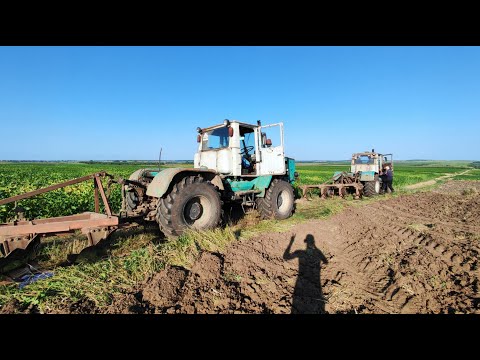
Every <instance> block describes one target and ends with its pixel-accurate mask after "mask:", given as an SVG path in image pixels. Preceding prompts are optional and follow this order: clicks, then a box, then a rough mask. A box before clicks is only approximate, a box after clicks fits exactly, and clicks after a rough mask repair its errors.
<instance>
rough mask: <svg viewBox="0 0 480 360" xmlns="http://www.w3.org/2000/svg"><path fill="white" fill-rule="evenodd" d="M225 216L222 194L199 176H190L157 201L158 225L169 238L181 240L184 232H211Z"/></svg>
mask: <svg viewBox="0 0 480 360" xmlns="http://www.w3.org/2000/svg"><path fill="white" fill-rule="evenodd" d="M221 215H222V203H221V201H220V194H219V193H218V191H217V190H216V189H215V187H214V186H213V185H212V184H211V183H210V182H209V181H205V180H204V179H203V178H202V177H200V176H197V177H195V176H187V177H184V178H183V179H181V180H180V181H179V182H178V183H176V184H175V185H173V187H172V190H171V191H170V192H169V193H168V194H167V195H165V196H163V197H162V198H160V199H158V204H157V222H158V225H159V227H160V230H161V231H162V232H163V233H164V234H165V235H167V236H179V235H181V234H182V233H183V231H184V230H185V229H188V228H192V229H198V230H205V229H211V228H214V227H216V226H218V224H219V222H220V219H221Z"/></svg>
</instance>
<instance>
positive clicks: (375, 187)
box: [363, 176, 380, 197]
mask: <svg viewBox="0 0 480 360" xmlns="http://www.w3.org/2000/svg"><path fill="white" fill-rule="evenodd" d="M379 193H380V180H378V177H377V176H375V180H374V181H366V182H365V183H364V184H363V194H364V195H365V196H368V197H371V196H376V195H378V194H379Z"/></svg>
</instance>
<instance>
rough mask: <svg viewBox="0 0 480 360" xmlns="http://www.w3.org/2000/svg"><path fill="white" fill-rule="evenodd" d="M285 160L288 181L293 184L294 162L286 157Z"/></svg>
mask: <svg viewBox="0 0 480 360" xmlns="http://www.w3.org/2000/svg"><path fill="white" fill-rule="evenodd" d="M285 160H286V162H287V169H288V181H289V182H290V184H293V183H294V182H295V160H294V159H292V158H289V157H286V158H285Z"/></svg>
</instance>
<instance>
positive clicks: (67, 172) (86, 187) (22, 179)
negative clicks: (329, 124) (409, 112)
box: [0, 163, 480, 222]
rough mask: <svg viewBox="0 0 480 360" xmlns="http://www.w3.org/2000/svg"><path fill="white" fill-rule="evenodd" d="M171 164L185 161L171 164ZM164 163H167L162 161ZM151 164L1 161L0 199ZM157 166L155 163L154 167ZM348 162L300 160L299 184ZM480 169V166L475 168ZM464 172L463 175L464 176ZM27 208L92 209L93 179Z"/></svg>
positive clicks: (34, 214)
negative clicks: (333, 162) (103, 172)
mask: <svg viewBox="0 0 480 360" xmlns="http://www.w3.org/2000/svg"><path fill="white" fill-rule="evenodd" d="M168 166H169V167H174V166H182V167H188V166H189V165H185V164H179V165H178V164H169V165H168ZM162 167H164V165H162ZM141 168H152V164H149V165H141V164H136V165H131V164H119V165H116V164H95V165H91V164H83V163H77V164H75V163H73V164H65V163H45V164H38V163H25V164H16V163H4V164H0V199H4V198H7V197H11V196H14V195H18V194H21V193H24V192H27V191H33V190H36V189H40V188H43V187H46V186H49V185H53V184H56V183H59V182H62V181H66V180H70V179H74V178H78V177H81V176H85V175H88V174H92V173H94V172H97V171H101V170H105V171H106V172H108V173H110V174H112V175H114V176H115V177H124V178H128V176H129V175H130V174H132V173H133V172H134V171H135V170H138V169H141ZM153 168H155V167H153ZM348 169H349V166H348V165H315V164H305V165H303V164H298V166H297V170H298V173H299V174H300V178H299V181H298V185H302V184H319V183H323V182H325V181H327V180H328V179H329V178H331V176H332V175H333V173H334V172H335V171H348ZM464 170H465V167H461V166H458V165H457V166H431V165H429V166H418V165H414V166H412V165H396V166H395V180H394V185H395V186H396V187H397V188H398V189H401V188H402V187H403V186H406V185H411V184H415V183H418V182H422V181H427V180H430V179H434V178H438V177H440V176H443V175H445V174H453V173H460V172H462V171H464ZM472 171H476V172H480V171H479V170H478V169H475V170H472ZM462 176H463V177H462ZM475 176H478V175H475V173H472V174H466V175H461V178H460V179H464V180H468V179H471V180H474V179H475V178H476V177H475ZM109 201H110V204H111V206H112V209H113V210H114V211H118V210H119V209H120V206H121V193H120V187H119V185H113V186H112V189H111V194H110V198H109ZM18 205H21V206H22V207H23V208H24V209H25V215H26V216H27V217H28V218H42V217H52V216H61V215H72V214H75V213H79V212H84V211H93V210H94V203H93V181H91V182H84V183H80V184H77V185H72V186H69V187H66V188H63V189H59V190H56V191H53V192H50V193H47V194H42V195H39V196H36V197H34V198H30V199H25V200H22V201H21V202H19V203H18ZM14 206H15V205H14V204H7V205H3V206H0V222H6V221H8V220H9V219H11V218H12V217H13V216H14V215H15V214H14V212H13V208H14Z"/></svg>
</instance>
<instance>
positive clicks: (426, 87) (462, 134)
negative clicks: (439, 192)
mask: <svg viewBox="0 0 480 360" xmlns="http://www.w3.org/2000/svg"><path fill="white" fill-rule="evenodd" d="M225 118H227V119H236V120H240V121H243V122H251V123H255V122H256V120H257V119H260V120H262V123H264V124H267V123H273V122H278V121H283V122H284V125H285V142H286V145H285V147H286V154H287V155H288V156H291V157H294V158H296V159H297V160H341V159H348V158H349V157H350V155H351V154H352V153H353V152H359V151H364V150H370V149H372V148H375V150H377V151H379V152H383V153H387V152H392V153H393V154H394V158H396V159H403V160H406V159H438V160H441V159H443V160H480V146H479V143H480V141H479V140H480V47H319V46H314V47H0V159H3V160H27V159H28V160H91V159H92V160H135V159H142V160H149V159H151V160H154V159H156V158H158V152H159V149H160V147H162V148H163V153H162V155H163V156H162V157H163V159H165V160H176V159H183V160H193V155H194V153H195V151H196V146H197V143H196V130H195V129H196V128H197V126H200V127H206V126H211V125H214V124H217V123H221V122H222V121H223V119H225Z"/></svg>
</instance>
